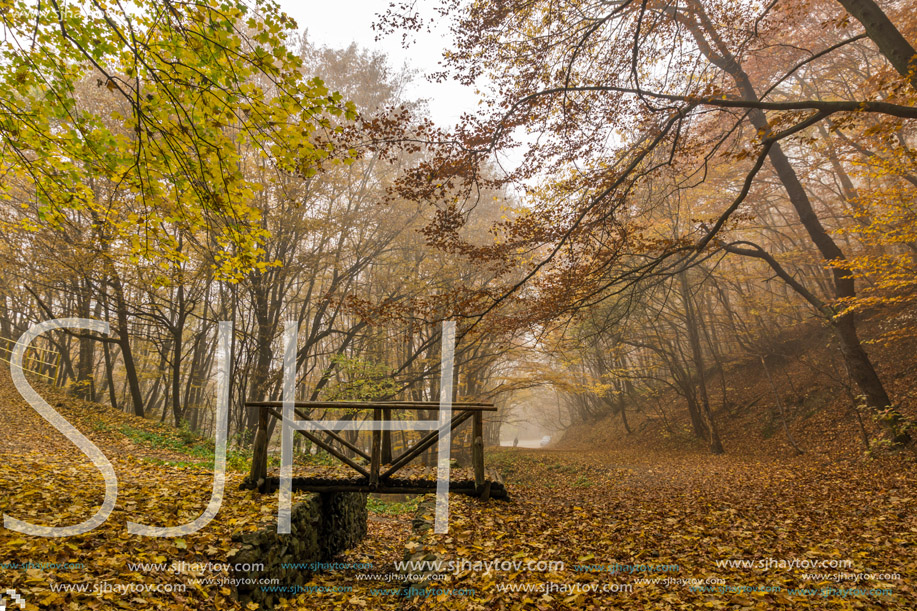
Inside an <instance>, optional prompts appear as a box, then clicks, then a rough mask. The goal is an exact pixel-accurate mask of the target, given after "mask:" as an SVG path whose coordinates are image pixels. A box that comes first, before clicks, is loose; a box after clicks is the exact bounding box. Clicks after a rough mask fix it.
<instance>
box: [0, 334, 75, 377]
mask: <svg viewBox="0 0 917 611" xmlns="http://www.w3.org/2000/svg"><path fill="white" fill-rule="evenodd" d="M15 345H16V340H14V339H10V338H8V337H4V336H2V335H0V361H2V362H4V363H7V364H9V363H10V359H11V358H12V355H13V347H14V346H15ZM60 363H61V355H60V352H58V351H57V350H52V349H50V348H40V347H38V346H34V345H32V346H29V347H28V348H27V349H26V351H25V353H24V354H23V358H22V370H23V371H25V372H27V373H31V374H33V375H36V376H39V377H41V378H45V379H46V380H48V381H50V382H52V383H54V382H55V381H56V380H57V374H58V372H59V371H60Z"/></svg>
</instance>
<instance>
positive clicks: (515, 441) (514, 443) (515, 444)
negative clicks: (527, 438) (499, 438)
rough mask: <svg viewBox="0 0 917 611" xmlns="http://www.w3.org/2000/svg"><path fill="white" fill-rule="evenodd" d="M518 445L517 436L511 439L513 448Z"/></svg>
mask: <svg viewBox="0 0 917 611" xmlns="http://www.w3.org/2000/svg"><path fill="white" fill-rule="evenodd" d="M518 445H519V435H516V438H515V439H513V447H514V448H515V447H516V446H518Z"/></svg>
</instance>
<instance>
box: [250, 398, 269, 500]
mask: <svg viewBox="0 0 917 611" xmlns="http://www.w3.org/2000/svg"><path fill="white" fill-rule="evenodd" d="M267 418H268V413H267V410H266V409H259V410H258V428H257V429H256V430H255V440H254V442H253V443H252V469H251V472H250V473H249V475H248V479H249V482H251V484H252V485H254V486H260V485H261V482H263V481H264V480H265V479H266V478H267Z"/></svg>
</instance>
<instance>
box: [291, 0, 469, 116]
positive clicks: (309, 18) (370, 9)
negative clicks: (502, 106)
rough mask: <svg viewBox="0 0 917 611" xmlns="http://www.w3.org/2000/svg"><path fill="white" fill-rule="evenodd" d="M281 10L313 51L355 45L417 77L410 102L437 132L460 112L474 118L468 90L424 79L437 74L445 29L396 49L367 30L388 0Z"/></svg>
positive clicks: (295, 3)
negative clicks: (425, 111)
mask: <svg viewBox="0 0 917 611" xmlns="http://www.w3.org/2000/svg"><path fill="white" fill-rule="evenodd" d="M277 1H278V2H279V4H280V7H281V9H282V10H283V11H284V12H285V13H287V14H288V15H289V16H290V17H293V18H294V19H295V20H296V23H297V24H298V25H299V30H300V31H302V30H304V29H307V30H308V31H309V39H310V40H312V41H313V42H314V43H315V44H317V45H319V46H329V47H337V48H342V47H347V46H349V45H350V43H351V42H356V43H357V44H358V45H360V46H361V47H365V48H368V49H372V50H379V51H382V52H384V53H385V54H386V55H388V56H389V63H390V65H391V66H392V67H394V68H398V67H400V66H402V65H403V64H405V63H407V64H408V65H409V66H410V67H412V68H415V69H417V70H419V71H420V74H419V75H418V76H417V78H416V79H415V82H414V84H413V87H412V88H411V89H410V90H409V91H408V92H407V95H408V97H410V98H415V99H416V98H426V99H427V100H428V105H429V109H430V115H431V118H432V119H433V120H434V121H435V122H436V123H437V124H439V125H440V126H442V127H450V126H452V125H453V124H455V122H456V121H457V120H458V118H459V117H460V116H461V115H462V113H463V112H474V110H475V109H476V107H477V96H475V94H474V90H473V89H472V88H467V87H463V86H461V85H459V84H458V83H452V82H450V83H442V84H438V83H431V82H429V81H427V80H426V79H425V78H424V75H425V74H427V73H430V72H433V71H435V70H437V69H438V65H437V62H438V61H439V60H440V59H441V58H442V50H443V49H444V48H445V43H446V42H448V38H447V36H448V29H447V28H446V27H440V28H438V31H434V32H433V33H432V34H426V33H421V34H418V35H417V36H416V42H415V43H414V44H413V45H412V46H411V47H410V48H409V49H403V48H402V46H401V36H400V35H399V34H394V35H392V36H387V37H385V38H383V39H382V40H380V41H378V42H377V41H376V40H375V36H376V33H375V32H374V31H373V30H372V24H373V21H374V20H375V19H376V13H377V12H379V11H384V10H385V8H386V7H387V6H388V0H336V1H327V0H326V1H324V2H317V1H315V0H277Z"/></svg>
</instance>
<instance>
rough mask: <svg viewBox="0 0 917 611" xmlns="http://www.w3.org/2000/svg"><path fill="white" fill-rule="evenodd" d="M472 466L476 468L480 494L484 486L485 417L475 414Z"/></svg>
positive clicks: (473, 421)
mask: <svg viewBox="0 0 917 611" xmlns="http://www.w3.org/2000/svg"><path fill="white" fill-rule="evenodd" d="M471 440H472V441H471V466H472V467H473V468H474V487H475V489H476V490H478V491H479V492H480V491H481V490H482V489H483V486H484V415H483V414H482V413H481V412H475V413H474V417H473V420H472V431H471Z"/></svg>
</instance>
